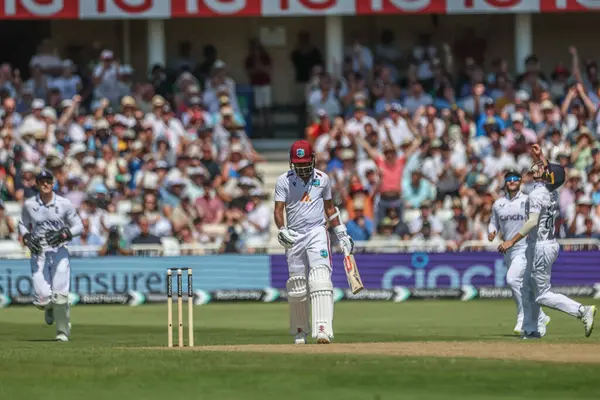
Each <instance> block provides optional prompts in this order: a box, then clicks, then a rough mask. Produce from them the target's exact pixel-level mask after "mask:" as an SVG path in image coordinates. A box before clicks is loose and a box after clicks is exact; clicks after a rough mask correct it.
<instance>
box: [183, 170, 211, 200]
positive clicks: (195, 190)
mask: <svg viewBox="0 0 600 400" xmlns="http://www.w3.org/2000/svg"><path fill="white" fill-rule="evenodd" d="M186 175H187V176H188V179H187V187H186V193H187V194H188V196H189V197H190V201H191V202H192V203H195V201H196V199H197V198H198V197H200V196H202V194H203V193H204V183H205V182H210V174H209V173H208V170H207V169H206V168H205V167H204V166H203V165H200V166H197V167H187V169H186Z"/></svg>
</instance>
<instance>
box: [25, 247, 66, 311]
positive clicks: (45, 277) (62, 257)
mask: <svg viewBox="0 0 600 400" xmlns="http://www.w3.org/2000/svg"><path fill="white" fill-rule="evenodd" d="M31 278H32V280H33V290H34V292H35V297H36V303H37V304H47V303H49V302H50V301H51V299H52V294H53V293H60V294H63V295H65V296H68V295H69V291H70V286H71V265H70V262H69V251H68V250H67V248H66V247H65V246H62V247H59V248H58V249H56V250H47V251H43V252H42V253H41V254H39V255H33V256H32V257H31Z"/></svg>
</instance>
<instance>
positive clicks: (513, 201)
mask: <svg viewBox="0 0 600 400" xmlns="http://www.w3.org/2000/svg"><path fill="white" fill-rule="evenodd" d="M504 185H505V186H504V189H505V192H506V196H504V197H500V198H499V199H498V200H496V201H495V202H494V205H493V206H492V218H491V219H490V224H489V227H488V232H489V233H488V240H489V241H490V242H491V241H493V240H494V239H495V237H496V234H499V235H500V237H501V238H512V237H513V236H515V235H516V234H517V233H518V232H519V230H520V229H521V228H522V227H523V224H524V223H525V220H526V219H527V216H526V215H525V203H526V202H527V195H526V194H525V193H523V192H521V174H519V173H518V172H516V171H508V172H507V173H506V174H505V175H504ZM526 248H527V244H526V243H525V241H520V242H518V243H516V244H515V245H514V246H513V247H512V248H511V249H510V250H508V251H507V252H506V253H505V254H504V265H505V267H506V269H507V273H506V283H507V284H508V286H509V287H510V290H511V291H512V293H513V299H514V300H515V303H516V305H517V324H516V325H515V328H514V332H515V333H516V334H518V335H520V334H521V333H522V330H523V302H522V300H521V287H522V286H523V274H524V273H525V266H526V265H527V258H526V256H525V249H526ZM549 323H550V317H549V316H547V315H546V314H544V312H543V311H541V312H540V320H539V321H538V331H539V332H540V335H542V336H544V335H545V334H546V325H548V324H549Z"/></svg>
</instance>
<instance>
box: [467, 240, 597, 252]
mask: <svg viewBox="0 0 600 400" xmlns="http://www.w3.org/2000/svg"><path fill="white" fill-rule="evenodd" d="M523 240H525V239H523ZM557 242H558V244H560V245H561V246H562V247H565V248H569V249H571V250H577V249H578V247H587V248H590V247H591V248H595V249H596V250H600V240H598V239H558V240H557ZM500 243H502V242H501V241H498V240H495V241H493V242H489V241H487V240H467V241H466V242H464V243H463V244H462V245H461V246H460V248H459V251H467V250H473V249H486V250H491V251H495V250H496V249H498V246H499V245H500Z"/></svg>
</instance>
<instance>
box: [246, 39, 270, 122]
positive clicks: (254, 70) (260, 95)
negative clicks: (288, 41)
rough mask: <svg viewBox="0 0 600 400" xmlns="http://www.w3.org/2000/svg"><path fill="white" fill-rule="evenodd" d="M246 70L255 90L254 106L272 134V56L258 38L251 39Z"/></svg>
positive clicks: (261, 120)
mask: <svg viewBox="0 0 600 400" xmlns="http://www.w3.org/2000/svg"><path fill="white" fill-rule="evenodd" d="M245 65H246V72H247V73H248V79H249V80H250V84H251V85H252V88H253V90H254V107H256V109H257V110H258V111H259V113H260V124H261V126H262V128H263V130H265V131H267V132H268V133H269V134H270V130H271V113H270V109H271V103H272V102H271V73H272V71H273V69H272V65H271V57H270V56H269V54H268V53H267V52H266V50H265V48H264V47H263V45H262V44H261V43H260V42H259V41H258V40H256V39H252V40H250V52H249V54H248V56H247V57H246V64H245Z"/></svg>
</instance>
